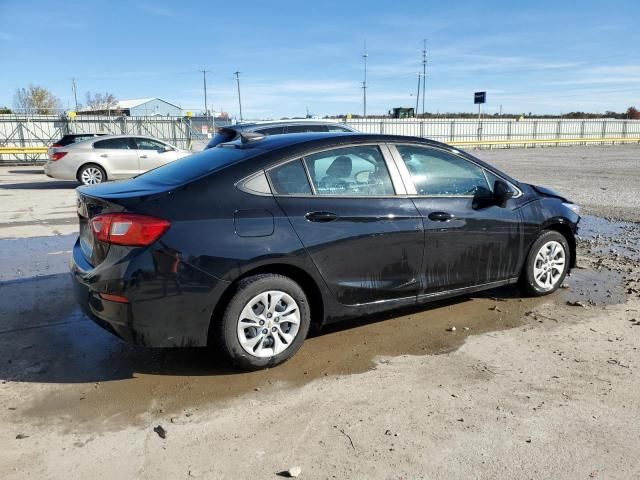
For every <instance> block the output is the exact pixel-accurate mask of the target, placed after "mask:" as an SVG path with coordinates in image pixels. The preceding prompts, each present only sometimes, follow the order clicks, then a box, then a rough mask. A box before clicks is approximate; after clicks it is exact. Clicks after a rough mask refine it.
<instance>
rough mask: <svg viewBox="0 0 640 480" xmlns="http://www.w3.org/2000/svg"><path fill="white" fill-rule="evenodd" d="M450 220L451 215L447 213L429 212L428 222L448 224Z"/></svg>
mask: <svg viewBox="0 0 640 480" xmlns="http://www.w3.org/2000/svg"><path fill="white" fill-rule="evenodd" d="M452 218H453V215H452V214H451V213H447V212H431V213H430V214H429V220H433V221H434V222H448V221H449V220H451V219H452Z"/></svg>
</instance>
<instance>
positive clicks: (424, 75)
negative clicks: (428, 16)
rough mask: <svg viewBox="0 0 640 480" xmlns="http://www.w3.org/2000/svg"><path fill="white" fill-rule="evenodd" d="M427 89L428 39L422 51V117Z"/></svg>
mask: <svg viewBox="0 0 640 480" xmlns="http://www.w3.org/2000/svg"><path fill="white" fill-rule="evenodd" d="M426 87H427V39H426V38H425V40H424V49H423V50H422V116H424V114H425V111H424V100H425V90H426Z"/></svg>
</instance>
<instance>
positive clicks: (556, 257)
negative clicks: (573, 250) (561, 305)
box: [521, 231, 570, 296]
mask: <svg viewBox="0 0 640 480" xmlns="http://www.w3.org/2000/svg"><path fill="white" fill-rule="evenodd" d="M569 258H570V250H569V244H568V243H567V239H566V238H565V237H564V236H563V235H562V234H560V233H558V232H555V231H546V232H543V233H542V234H541V235H540V236H539V237H538V239H537V240H536V241H535V242H534V243H533V246H532V247H531V250H530V251H529V255H528V256H527V261H526V264H525V267H524V271H523V272H522V278H521V284H522V286H523V288H524V290H525V291H526V292H527V293H528V294H530V295H533V296H541V295H547V294H549V293H552V292H555V291H556V290H557V289H558V288H559V287H560V285H562V282H563V281H564V278H565V277H566V275H567V271H568V270H569Z"/></svg>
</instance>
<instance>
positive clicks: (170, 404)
mask: <svg viewBox="0 0 640 480" xmlns="http://www.w3.org/2000/svg"><path fill="white" fill-rule="evenodd" d="M599 222H600V220H596V221H593V222H591V223H589V222H585V224H586V225H585V228H583V229H582V230H581V234H582V235H583V239H582V240H581V241H580V246H579V249H580V251H579V264H580V265H583V267H582V268H577V269H575V270H574V271H573V272H572V274H571V276H570V277H568V278H567V280H566V281H565V285H563V288H561V289H560V290H558V291H557V292H556V293H554V294H553V295H550V296H546V297H541V298H521V297H520V291H519V289H518V288H517V287H515V286H512V287H503V288H500V289H495V290H491V291H487V292H482V293H480V294H476V295H472V296H463V297H460V298H454V299H449V300H446V301H440V302H435V303H431V304H426V305H422V306H420V307H414V308H411V309H404V310H402V311H395V312H391V313H388V314H384V315H377V316H368V317H363V318H359V319H355V320H353V321H349V322H345V323H340V324H336V325H333V326H328V327H326V328H325V329H324V330H323V331H322V332H320V333H319V334H316V335H315V336H312V337H311V338H309V339H307V341H306V342H305V343H304V345H303V347H302V349H301V350H300V351H299V352H298V353H297V354H296V356H295V357H294V358H292V359H291V360H290V361H289V362H287V363H286V364H284V365H282V366H279V367H277V368H274V369H270V370H266V371H258V372H249V373H246V372H239V371H237V370H235V369H233V368H232V367H231V366H230V365H228V364H227V363H225V361H224V360H223V359H221V358H218V357H217V356H216V355H215V353H213V352H211V351H210V350H207V349H166V350H162V349H145V348H138V347H132V346H129V345H126V344H123V343H122V342H120V341H119V340H118V339H116V338H115V337H113V336H111V335H110V334H108V333H107V332H105V331H103V330H102V329H100V328H99V327H97V326H96V325H94V324H93V322H91V321H90V320H89V319H88V318H87V317H85V316H84V315H83V314H82V313H81V312H80V311H79V310H78V308H77V307H76V305H75V302H74V301H73V299H72V298H70V297H69V296H68V295H62V296H61V295H60V292H61V291H68V289H69V278H68V275H67V274H56V275H49V276H45V277H39V278H32V279H22V280H14V281H9V282H3V283H0V297H1V298H3V299H11V300H10V301H3V302H2V303H1V304H0V318H1V319H2V322H1V323H0V388H1V389H4V388H10V387H11V386H14V387H15V386H18V387H23V386H25V385H28V384H37V385H39V386H42V385H46V389H40V390H37V389H31V390H32V391H28V394H26V395H25V396H24V397H23V398H16V399H14V400H12V402H11V404H6V405H2V406H1V407H4V408H15V410H12V411H11V412H10V413H9V420H10V421H15V422H18V423H24V422H28V423H30V424H35V425H40V426H44V425H46V426H48V427H51V426H52V425H54V424H55V425H57V426H58V427H59V428H61V429H63V430H64V429H72V430H79V429H87V430H91V431H93V432H95V431H99V430H100V429H102V430H112V429H119V428H121V426H122V425H132V424H133V425H144V424H146V423H145V422H147V421H148V418H149V416H151V417H152V418H153V417H156V416H158V417H160V416H163V415H166V414H170V415H176V416H179V415H190V414H192V413H193V412H194V411H195V410H198V408H200V407H201V406H204V405H208V406H210V405H211V404H216V403H218V404H220V405H224V403H225V402H226V401H228V400H231V399H234V398H236V397H238V396H241V395H248V396H249V397H251V396H253V397H255V398H259V396H260V395H262V394H263V393H264V392H272V391H282V390H284V389H289V388H291V387H294V386H297V385H302V384H305V383H307V382H309V381H311V380H313V379H316V378H319V377H323V376H328V377H334V378H335V379H336V381H337V382H338V381H340V379H341V376H342V375H349V374H357V373H361V372H365V371H367V370H370V369H374V368H377V366H378V365H379V362H393V357H397V356H402V355H426V354H439V353H444V352H449V351H452V350H454V349H456V348H457V347H458V346H460V345H461V344H462V343H463V342H464V341H465V339H466V338H467V337H468V336H469V335H478V334H481V333H486V332H491V331H497V330H503V329H508V328H513V327H517V326H521V325H524V324H526V323H527V322H530V323H533V322H540V323H542V322H545V321H554V322H557V321H559V320H558V318H559V319H560V320H561V321H564V320H567V321H568V320H570V319H571V315H570V314H564V313H563V314H560V317H555V318H550V317H549V316H548V315H546V314H542V313H540V312H549V311H553V310H554V309H558V308H560V307H562V308H565V309H566V308H567V305H568V304H569V305H576V306H577V307H578V309H577V310H580V309H581V308H591V307H593V306H601V305H607V304H615V303H621V302H623V301H624V300H625V298H626V295H627V294H629V293H631V292H629V291H628V289H629V288H630V287H629V285H630V284H631V283H630V282H637V281H638V279H633V278H629V277H628V275H627V272H626V270H625V267H620V266H619V265H621V264H623V263H624V262H621V261H620V259H621V258H625V259H627V260H628V261H630V262H632V261H633V260H631V259H628V257H625V256H624V255H623V254H619V256H618V257H612V254H611V252H610V251H608V250H607V244H609V245H613V244H615V243H614V242H616V241H619V238H625V239H628V240H629V242H628V243H627V244H625V245H627V246H628V247H630V249H629V250H625V253H626V252H627V251H628V252H630V253H633V250H632V249H634V248H635V246H634V245H637V242H638V239H637V238H636V239H635V243H634V241H633V239H631V237H622V236H620V231H619V230H618V228H621V229H624V231H625V232H626V231H630V230H629V229H632V228H634V227H635V225H634V224H630V225H624V226H616V225H611V224H610V223H611V222H605V223H604V224H601V223H599ZM590 225H592V226H590ZM602 225H604V227H603V226H602ZM627 227H628V228H627ZM591 232H593V233H591ZM610 232H613V234H611V235H612V236H611V237H610V236H607V235H610ZM591 238H593V240H591ZM592 241H593V242H595V241H597V242H598V246H599V248H598V249H596V248H595V247H594V245H595V244H592V243H590V242H592ZM607 242H609V243H607ZM600 247H602V248H600ZM614 248H617V247H614ZM609 250H611V248H609ZM587 252H588V253H587ZM452 327H455V331H451V330H452ZM33 390H35V392H34V391H33ZM372 395H373V393H372Z"/></svg>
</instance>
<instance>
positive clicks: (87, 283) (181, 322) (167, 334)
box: [70, 242, 229, 347]
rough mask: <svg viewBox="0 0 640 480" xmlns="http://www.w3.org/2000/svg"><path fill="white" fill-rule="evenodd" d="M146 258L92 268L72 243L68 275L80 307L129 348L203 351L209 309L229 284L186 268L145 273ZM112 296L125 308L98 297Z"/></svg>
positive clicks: (210, 315)
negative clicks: (120, 299)
mask: <svg viewBox="0 0 640 480" xmlns="http://www.w3.org/2000/svg"><path fill="white" fill-rule="evenodd" d="M150 255H151V252H150V251H149V250H145V251H142V252H141V253H140V254H139V255H138V256H136V257H135V258H134V259H132V260H129V261H128V262H127V264H124V265H123V263H122V262H117V263H116V264H113V265H111V264H109V262H108V260H105V261H104V262H103V263H102V264H100V265H99V266H98V267H96V268H93V267H92V266H91V265H90V264H89V263H88V262H87V261H86V260H85V258H84V256H83V254H82V251H81V249H80V246H79V243H78V242H76V245H75V246H74V248H73V254H72V257H71V262H70V270H71V276H72V279H73V282H72V283H73V290H74V294H75V297H76V300H77V302H78V304H79V305H80V307H81V308H82V310H83V311H84V312H85V313H86V314H87V315H88V316H89V317H90V318H91V319H92V320H93V321H94V322H95V323H96V324H98V325H99V326H100V327H102V328H104V329H105V330H107V331H108V332H110V333H112V334H114V335H116V336H117V337H119V338H121V339H122V340H124V341H125V342H127V343H130V344H133V345H140V346H145V347H200V346H206V345H207V343H208V336H209V335H208V334H209V325H210V322H211V317H212V314H213V310H214V308H215V306H216V304H217V302H218V301H219V300H220V298H221V297H222V294H223V293H224V291H225V290H226V288H227V287H228V285H229V283H228V282H224V281H222V280H219V279H217V278H214V277H211V276H210V275H203V274H202V273H201V272H200V271H198V270H195V269H192V268H191V267H189V266H188V265H184V264H183V265H181V266H180V268H179V269H178V270H179V273H176V274H172V275H167V274H159V273H158V272H156V271H155V270H148V266H149V263H150V262H149V258H148V257H149V256H150ZM151 264H152V265H153V262H151ZM143 266H144V267H147V270H146V271H141V268H142V267H143ZM116 292H117V294H118V295H123V296H125V297H127V298H128V299H129V303H119V302H114V301H110V300H105V299H103V298H102V297H101V296H100V293H116Z"/></svg>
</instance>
